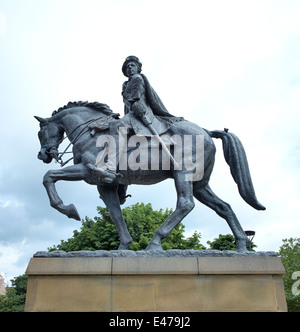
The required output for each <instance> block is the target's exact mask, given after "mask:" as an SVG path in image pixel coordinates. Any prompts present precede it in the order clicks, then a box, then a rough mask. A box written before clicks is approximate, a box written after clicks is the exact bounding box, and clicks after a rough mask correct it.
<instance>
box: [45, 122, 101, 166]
mask: <svg viewBox="0 0 300 332" xmlns="http://www.w3.org/2000/svg"><path fill="white" fill-rule="evenodd" d="M101 118H102V117H99V118H96V119H91V120H88V121H86V122H83V123H81V124H80V125H78V126H77V127H75V128H74V129H73V130H72V131H71V132H70V133H69V135H68V136H70V135H71V134H73V133H74V131H75V130H77V129H78V128H80V127H81V126H84V125H86V126H85V127H84V128H83V129H82V130H81V131H80V132H79V133H78V134H77V136H76V137H75V139H74V140H73V141H70V143H69V144H68V146H67V147H66V148H65V150H64V151H63V152H59V151H57V152H58V155H57V157H56V156H55V157H54V159H55V160H56V162H57V163H59V164H60V166H61V167H64V166H65V165H66V164H68V163H69V162H70V161H71V160H72V159H74V156H73V157H71V158H70V159H68V160H67V161H65V162H64V161H63V160H62V157H63V156H64V155H65V154H66V153H73V152H72V151H68V149H69V148H70V146H71V145H72V144H73V145H74V144H75V143H76V142H77V140H78V139H79V138H80V137H81V136H82V135H83V134H85V133H87V132H88V131H89V130H87V131H85V130H86V128H87V127H88V125H89V124H90V123H91V122H94V121H97V120H99V119H101ZM47 136H48V132H47ZM68 136H67V135H66V136H64V137H63V139H62V140H61V141H60V142H59V143H58V144H53V145H49V144H44V145H43V146H42V147H47V148H49V150H51V149H52V148H53V147H55V149H56V150H57V148H56V146H59V145H60V144H61V143H62V142H63V141H64V140H65V139H66V138H67V137H68Z"/></svg>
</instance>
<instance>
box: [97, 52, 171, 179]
mask: <svg viewBox="0 0 300 332" xmlns="http://www.w3.org/2000/svg"><path fill="white" fill-rule="evenodd" d="M141 71H142V63H141V62H140V60H139V59H138V58H137V57H136V56H128V57H127V58H126V60H125V62H124V64H123V66H122V72H123V74H124V75H125V76H126V77H128V81H126V82H124V83H123V87H122V96H123V101H124V113H125V115H124V116H123V118H121V119H119V120H115V121H113V123H111V126H110V129H111V130H110V135H112V136H116V137H118V136H119V135H121V134H122V133H121V132H119V130H118V129H119V128H120V127H126V128H127V131H130V130H131V131H133V132H134V133H135V134H136V135H139V136H152V135H153V131H155V134H158V135H161V134H163V133H165V132H166V131H167V130H168V128H169V126H170V124H172V121H171V119H172V118H173V119H175V117H174V116H173V115H171V114H170V113H169V112H168V111H167V109H166V108H165V106H164V105H163V103H162V101H161V100H160V98H159V97H158V95H157V93H156V92H155V91H154V89H153V88H152V87H151V85H150V84H149V81H148V79H147V78H146V76H145V75H143V74H141ZM149 127H150V128H149ZM118 141H119V142H124V140H119V139H118ZM124 143H125V142H124ZM121 145H122V144H121ZM123 145H124V146H125V144H123ZM124 146H119V153H118V154H122V153H126V152H127V151H124ZM108 150H109V146H108ZM108 150H106V153H107V154H108V155H109V151H108ZM117 160H118V156H117ZM92 170H93V171H95V172H97V173H98V174H100V175H101V176H102V177H103V180H104V181H105V182H109V183H111V182H113V181H114V179H115V178H116V176H117V175H118V174H117V172H116V170H113V169H111V168H110V167H109V165H108V164H106V165H105V166H104V165H101V166H100V165H99V166H97V165H96V166H93V168H92Z"/></svg>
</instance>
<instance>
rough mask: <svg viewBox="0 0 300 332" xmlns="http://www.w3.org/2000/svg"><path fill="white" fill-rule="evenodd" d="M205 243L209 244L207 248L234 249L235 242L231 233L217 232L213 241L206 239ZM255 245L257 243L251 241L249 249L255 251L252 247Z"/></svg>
mask: <svg viewBox="0 0 300 332" xmlns="http://www.w3.org/2000/svg"><path fill="white" fill-rule="evenodd" d="M207 244H208V245H209V246H210V248H209V249H211V250H236V242H235V238H234V236H233V235H232V234H226V235H222V234H219V237H218V238H215V239H214V240H213V241H207ZM255 247H257V245H256V244H254V243H253V242H252V243H251V251H255V250H254V249H253V248H255ZM248 249H249V248H248Z"/></svg>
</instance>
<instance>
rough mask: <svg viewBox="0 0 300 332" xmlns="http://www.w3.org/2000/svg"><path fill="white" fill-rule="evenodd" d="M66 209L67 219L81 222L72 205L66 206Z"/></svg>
mask: <svg viewBox="0 0 300 332" xmlns="http://www.w3.org/2000/svg"><path fill="white" fill-rule="evenodd" d="M67 209H68V212H67V216H68V217H69V218H73V219H75V220H79V221H80V220H81V218H80V215H79V213H78V211H77V209H76V207H75V205H74V204H70V205H68V206H67Z"/></svg>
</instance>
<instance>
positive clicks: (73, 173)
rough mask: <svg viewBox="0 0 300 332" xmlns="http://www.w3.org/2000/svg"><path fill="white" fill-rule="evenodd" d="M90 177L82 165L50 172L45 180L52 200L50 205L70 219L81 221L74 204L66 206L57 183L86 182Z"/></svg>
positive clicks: (44, 183) (44, 182)
mask: <svg viewBox="0 0 300 332" xmlns="http://www.w3.org/2000/svg"><path fill="white" fill-rule="evenodd" d="M87 175H88V171H87V169H86V168H85V167H84V166H83V165H82V164H78V165H74V166H69V167H66V168H62V169H59V170H52V171H48V172H47V173H46V174H45V176H44V179H43V185H44V186H45V188H46V190H47V193H48V197H49V200H50V205H51V206H52V207H53V208H54V209H56V210H58V211H59V212H61V213H63V214H65V215H66V216H68V217H69V218H73V219H76V220H80V215H79V213H78V212H77V209H76V207H75V206H74V204H70V205H64V203H63V201H62V200H61V198H60V197H59V195H58V193H57V191H56V188H55V182H56V181H59V180H65V181H79V180H84V179H85V178H86V176H87Z"/></svg>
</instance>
